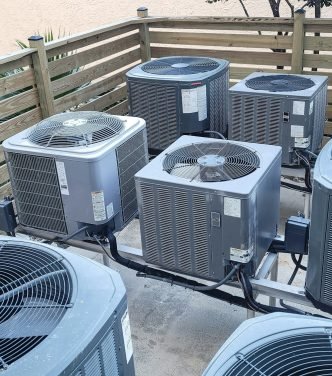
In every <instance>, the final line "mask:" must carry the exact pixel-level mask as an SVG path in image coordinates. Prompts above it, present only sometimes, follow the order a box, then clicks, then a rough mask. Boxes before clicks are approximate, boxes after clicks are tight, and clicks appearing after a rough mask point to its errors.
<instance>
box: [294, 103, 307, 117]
mask: <svg viewBox="0 0 332 376" xmlns="http://www.w3.org/2000/svg"><path fill="white" fill-rule="evenodd" d="M304 110H305V102H304V101H294V102H293V114H294V115H304Z"/></svg>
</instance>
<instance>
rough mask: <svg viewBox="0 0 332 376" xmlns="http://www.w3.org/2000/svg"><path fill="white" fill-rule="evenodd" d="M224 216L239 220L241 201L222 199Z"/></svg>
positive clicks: (228, 198)
mask: <svg viewBox="0 0 332 376" xmlns="http://www.w3.org/2000/svg"><path fill="white" fill-rule="evenodd" d="M224 214H225V215H229V216H231V217H237V218H241V200H240V199H239V198H232V197H225V198H224Z"/></svg>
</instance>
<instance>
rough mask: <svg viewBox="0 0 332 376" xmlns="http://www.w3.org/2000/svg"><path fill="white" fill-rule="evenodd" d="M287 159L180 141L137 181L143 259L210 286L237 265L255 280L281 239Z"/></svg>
mask: <svg viewBox="0 0 332 376" xmlns="http://www.w3.org/2000/svg"><path fill="white" fill-rule="evenodd" d="M280 158H281V148H280V147H276V146H270V145H259V144H249V143H239V142H235V141H225V140H224V141H223V140H211V139H207V138H204V137H195V136H182V137H180V138H179V139H178V140H177V141H176V142H175V143H174V144H172V145H171V146H170V147H169V148H167V149H166V150H165V151H164V152H163V153H161V154H160V155H158V156H157V157H156V158H154V159H153V160H152V161H151V162H150V163H149V164H148V165H147V166H145V167H144V168H143V169H142V170H141V171H139V172H138V173H137V174H136V176H135V179H136V191H137V200H138V206H139V214H140V226H141V236H142V246H143V257H144V260H145V261H146V262H148V263H151V264H155V265H158V266H160V267H162V268H164V269H167V270H173V271H177V272H180V273H184V274H189V275H193V276H197V277H201V278H204V279H210V280H220V279H222V278H223V277H224V276H225V272H228V271H229V270H228V269H229V267H231V264H232V262H240V263H244V264H246V265H247V272H248V273H250V274H253V273H254V271H255V269H256V267H257V266H258V264H259V263H260V261H261V259H262V257H263V255H264V254H265V252H266V251H267V249H268V248H269V246H270V243H271V241H272V239H273V238H274V237H275V236H276V234H277V225H278V219H279V196H280V168H281V167H280ZM267 203H268V204H267Z"/></svg>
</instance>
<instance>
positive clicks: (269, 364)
mask: <svg viewBox="0 0 332 376" xmlns="http://www.w3.org/2000/svg"><path fill="white" fill-rule="evenodd" d="M331 332H332V321H331V320H325V319H318V318H312V317H306V316H300V315H294V314H281V313H272V314H269V315H265V316H261V317H258V318H255V319H251V320H247V321H245V322H244V323H243V324H241V325H240V327H239V328H238V329H237V330H236V331H235V332H234V333H233V334H232V335H231V336H230V338H229V339H228V340H227V341H226V342H225V343H224V345H223V346H222V347H221V349H220V350H219V351H218V353H217V354H216V356H215V357H214V359H213V360H212V362H211V363H210V365H209V366H208V368H207V369H206V370H205V372H204V373H203V376H244V375H246V376H290V375H292V376H309V375H310V376H311V375H331V374H332V362H331V359H332V347H331Z"/></svg>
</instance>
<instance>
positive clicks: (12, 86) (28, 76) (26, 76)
mask: <svg viewBox="0 0 332 376" xmlns="http://www.w3.org/2000/svg"><path fill="white" fill-rule="evenodd" d="M34 84H35V76H34V73H33V70H32V69H27V70H25V71H24V72H20V73H17V74H14V75H12V76H7V77H3V78H0V97H1V96H3V95H8V94H12V93H14V92H15V91H18V90H22V89H24V88H26V87H29V86H33V85H34Z"/></svg>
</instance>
